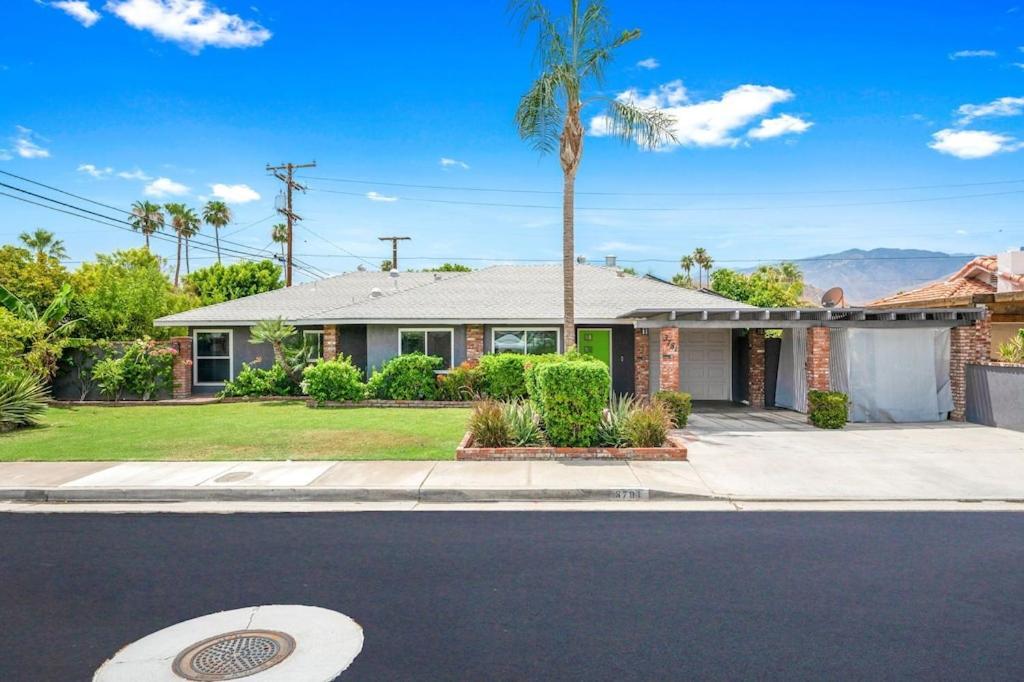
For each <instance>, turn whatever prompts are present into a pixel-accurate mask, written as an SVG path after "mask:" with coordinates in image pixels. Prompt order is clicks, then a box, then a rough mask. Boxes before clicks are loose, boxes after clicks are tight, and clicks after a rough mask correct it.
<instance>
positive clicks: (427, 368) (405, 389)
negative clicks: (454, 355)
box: [367, 353, 444, 400]
mask: <svg viewBox="0 0 1024 682" xmlns="http://www.w3.org/2000/svg"><path fill="white" fill-rule="evenodd" d="M443 362H444V361H443V360H441V358H438V357H434V356H432V355H423V354H422V353H410V354H408V355H399V356H396V357H393V358H391V359H390V360H388V361H387V362H385V363H384V366H383V367H381V368H380V369H379V370H377V371H376V372H374V373H373V376H371V377H370V381H369V383H368V384H367V389H368V391H369V394H370V395H371V396H372V397H374V398H380V399H382V400H433V399H434V398H436V397H437V376H436V375H435V374H434V372H435V370H438V369H441V365H442V364H443Z"/></svg>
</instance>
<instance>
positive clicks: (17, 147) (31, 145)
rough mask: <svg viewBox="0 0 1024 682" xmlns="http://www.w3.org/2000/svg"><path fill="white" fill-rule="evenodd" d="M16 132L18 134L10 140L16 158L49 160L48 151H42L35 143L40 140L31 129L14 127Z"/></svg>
mask: <svg viewBox="0 0 1024 682" xmlns="http://www.w3.org/2000/svg"><path fill="white" fill-rule="evenodd" d="M15 128H17V130H18V134H17V135H15V136H14V137H13V138H12V140H11V141H12V142H13V143H14V151H15V152H17V154H18V156H20V157H21V158H23V159H48V158H50V150H49V149H43V148H42V147H40V146H39V145H38V144H37V143H36V140H37V139H42V138H40V137H39V136H38V135H36V134H35V133H34V132H32V130H31V129H29V128H26V127H25V126H15Z"/></svg>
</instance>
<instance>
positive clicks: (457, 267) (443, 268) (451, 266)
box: [423, 263, 473, 272]
mask: <svg viewBox="0 0 1024 682" xmlns="http://www.w3.org/2000/svg"><path fill="white" fill-rule="evenodd" d="M423 272H473V268H471V267H469V266H468V265H463V264H462V263H442V264H441V265H438V266H437V267H436V268H425V269H424V270H423Z"/></svg>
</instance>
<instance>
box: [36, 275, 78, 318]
mask: <svg viewBox="0 0 1024 682" xmlns="http://www.w3.org/2000/svg"><path fill="white" fill-rule="evenodd" d="M72 296H74V293H73V292H72V290H71V285H70V284H64V286H62V287H61V288H60V291H58V292H57V295H56V296H54V297H53V301H51V302H50V305H48V306H46V310H44V311H43V314H42V315H40V316H39V319H40V320H41V321H42V322H44V323H45V324H46V325H47V326H49V325H52V324H56V323H57V322H60V321H61V320H63V319H64V317H65V316H66V315H67V314H68V310H69V309H70V308H71V298H72Z"/></svg>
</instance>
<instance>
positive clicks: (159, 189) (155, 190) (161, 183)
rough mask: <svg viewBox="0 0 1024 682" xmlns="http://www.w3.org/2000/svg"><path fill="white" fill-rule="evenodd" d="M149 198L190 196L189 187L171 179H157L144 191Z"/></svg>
mask: <svg viewBox="0 0 1024 682" xmlns="http://www.w3.org/2000/svg"><path fill="white" fill-rule="evenodd" d="M142 191H143V192H144V193H145V195H146V196H147V197H157V198H160V197H166V196H182V195H184V194H188V191H189V189H188V187H186V186H185V185H183V184H181V183H180V182H175V181H174V180H171V179H170V178H157V179H156V180H154V181H153V182H151V183H149V184H148V185H146V188H145V189H144V190H142Z"/></svg>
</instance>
